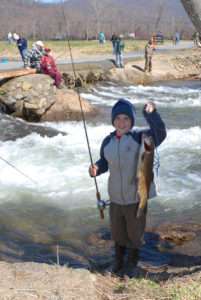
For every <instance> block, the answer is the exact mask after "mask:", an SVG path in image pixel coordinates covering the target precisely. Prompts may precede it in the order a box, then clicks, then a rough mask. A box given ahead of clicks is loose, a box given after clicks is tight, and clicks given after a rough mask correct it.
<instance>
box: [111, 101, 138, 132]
mask: <svg viewBox="0 0 201 300" xmlns="http://www.w3.org/2000/svg"><path fill="white" fill-rule="evenodd" d="M120 114H124V115H127V116H128V117H129V118H130V119H131V126H132V127H133V126H134V123H135V107H134V105H133V104H132V103H131V102H129V101H128V100H126V99H119V100H118V101H117V102H116V103H115V105H114V106H113V108H112V124H114V120H115V118H116V116H117V115H120Z"/></svg>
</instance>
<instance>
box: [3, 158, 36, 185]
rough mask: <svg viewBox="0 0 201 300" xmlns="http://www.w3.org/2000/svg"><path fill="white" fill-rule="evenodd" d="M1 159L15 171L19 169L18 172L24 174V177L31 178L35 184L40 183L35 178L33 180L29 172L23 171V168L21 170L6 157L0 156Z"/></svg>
mask: <svg viewBox="0 0 201 300" xmlns="http://www.w3.org/2000/svg"><path fill="white" fill-rule="evenodd" d="M0 159H1V160H2V161H4V162H5V163H6V164H7V165H9V166H10V167H12V168H13V169H14V170H15V171H17V172H18V173H20V174H21V175H23V176H24V177H26V178H27V179H29V180H30V181H31V182H32V183H34V184H38V183H37V182H36V181H35V180H33V179H32V178H31V177H30V176H28V175H27V174H25V173H24V172H22V171H21V170H19V169H18V168H17V167H15V166H14V165H13V164H11V163H10V162H9V161H8V160H6V159H5V158H3V157H1V156H0Z"/></svg>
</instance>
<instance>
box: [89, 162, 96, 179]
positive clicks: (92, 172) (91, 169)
mask: <svg viewBox="0 0 201 300" xmlns="http://www.w3.org/2000/svg"><path fill="white" fill-rule="evenodd" d="M97 171H98V167H97V166H96V165H93V166H90V167H89V175H90V176H91V177H95V176H96V175H97Z"/></svg>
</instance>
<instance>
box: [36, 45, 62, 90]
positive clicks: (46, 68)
mask: <svg viewBox="0 0 201 300" xmlns="http://www.w3.org/2000/svg"><path fill="white" fill-rule="evenodd" d="M50 52H51V49H49V48H45V49H44V56H42V58H41V61H40V69H41V72H42V73H44V74H47V75H49V76H50V77H52V78H53V79H54V85H55V86H56V87H57V88H62V87H61V82H62V75H61V73H60V72H59V70H58V69H57V66H56V64H55V60H54V58H53V57H52V55H51V54H50Z"/></svg>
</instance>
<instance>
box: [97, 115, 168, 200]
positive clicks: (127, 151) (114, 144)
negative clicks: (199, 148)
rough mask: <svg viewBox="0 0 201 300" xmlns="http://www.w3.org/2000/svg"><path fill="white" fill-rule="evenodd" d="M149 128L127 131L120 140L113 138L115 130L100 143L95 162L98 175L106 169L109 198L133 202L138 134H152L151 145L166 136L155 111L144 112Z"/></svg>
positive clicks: (134, 197) (159, 141) (162, 124)
mask: <svg viewBox="0 0 201 300" xmlns="http://www.w3.org/2000/svg"><path fill="white" fill-rule="evenodd" d="M144 116H145V118H146V120H147V122H148V124H149V125H150V129H147V130H142V131H138V132H137V131H129V132H128V133H127V134H124V135H123V136H122V137H121V139H118V138H117V137H116V131H114V132H112V133H111V134H110V135H108V136H107V137H106V138H105V139H104V140H103V143H102V145H101V150H100V159H99V160H98V161H97V162H96V165H97V166H98V173H97V175H100V174H102V173H105V172H107V171H108V169H109V171H110V175H109V181H108V193H109V196H110V201H111V202H114V203H117V204H120V205H128V204H133V203H136V202H137V199H136V172H137V161H138V154H139V148H140V144H141V136H142V133H145V134H146V135H149V136H152V137H153V139H154V142H155V146H156V147H157V146H158V145H160V144H161V142H162V141H163V140H164V139H165V137H166V129H165V125H164V123H163V121H162V120H161V118H160V115H159V114H158V113H157V111H154V112H152V113H146V112H144Z"/></svg>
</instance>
